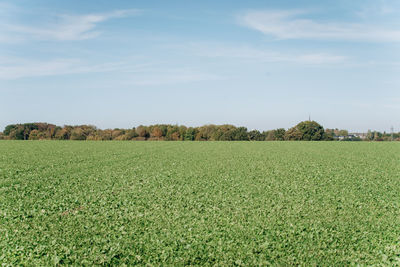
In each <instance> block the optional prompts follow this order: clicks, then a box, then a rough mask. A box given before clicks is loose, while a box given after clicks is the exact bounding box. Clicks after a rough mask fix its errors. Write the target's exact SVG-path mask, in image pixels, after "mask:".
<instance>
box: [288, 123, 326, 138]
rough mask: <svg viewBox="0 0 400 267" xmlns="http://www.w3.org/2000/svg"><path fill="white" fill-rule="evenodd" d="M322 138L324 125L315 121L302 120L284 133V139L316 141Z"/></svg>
mask: <svg viewBox="0 0 400 267" xmlns="http://www.w3.org/2000/svg"><path fill="white" fill-rule="evenodd" d="M324 138H325V131H324V127H322V126H321V125H320V124H318V123H317V122H315V121H302V122H300V123H299V124H297V125H296V126H294V127H292V128H291V129H289V130H288V131H287V132H286V134H285V139H286V140H305V141H318V140H324Z"/></svg>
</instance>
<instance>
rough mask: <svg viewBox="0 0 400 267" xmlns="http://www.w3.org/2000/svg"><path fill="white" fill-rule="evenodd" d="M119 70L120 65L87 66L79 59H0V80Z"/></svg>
mask: <svg viewBox="0 0 400 267" xmlns="http://www.w3.org/2000/svg"><path fill="white" fill-rule="evenodd" d="M119 69H121V63H104V64H88V63H85V62H82V60H79V59H53V60H48V61H45V60H25V59H18V58H12V59H11V58H5V57H3V58H0V80H15V79H19V78H26V77H41V76H55V75H65V74H79V73H93V72H109V71H116V70H119Z"/></svg>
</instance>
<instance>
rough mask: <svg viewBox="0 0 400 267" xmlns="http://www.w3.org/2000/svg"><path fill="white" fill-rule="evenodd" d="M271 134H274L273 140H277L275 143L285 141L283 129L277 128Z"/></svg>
mask: <svg viewBox="0 0 400 267" xmlns="http://www.w3.org/2000/svg"><path fill="white" fill-rule="evenodd" d="M273 133H274V138H275V140H277V141H283V140H285V133H286V130H285V129H283V128H278V129H276V130H274V131H273Z"/></svg>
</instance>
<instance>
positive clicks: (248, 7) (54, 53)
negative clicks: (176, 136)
mask: <svg viewBox="0 0 400 267" xmlns="http://www.w3.org/2000/svg"><path fill="white" fill-rule="evenodd" d="M399 52H400V1H398V0H391V1H389V0H387V1H383V0H382V1H379V0H374V1H369V0H354V1H348V0H342V1H340V0H338V1H318V0H314V1H312V0H302V1H282V0H279V1H278V0H277V1H267V0H265V1H225V0H221V1H211V0H202V1H191V0H188V1H183V0H181V1H173V0H171V1H163V0H159V1H152V0H147V1H115V0H114V1H104V0H92V1H77V0H69V1H50V0H49V1H43V0H35V1H32V0H30V1H28V0H25V1H21V0H13V1H1V0H0V129H3V128H4V127H5V126H6V125H7V124H10V123H19V122H49V123H55V124H57V125H64V124H94V125H97V126H98V127H100V128H114V127H126V128H128V127H129V128H130V127H133V126H136V125H139V124H154V123H173V124H175V123H177V124H185V125H188V126H198V125H203V124H208V123H214V124H222V123H230V124H235V125H238V126H239V125H240V126H246V127H248V128H249V129H259V130H267V129H273V128H278V127H283V128H288V127H291V126H293V125H294V124H296V123H297V122H299V121H301V120H304V119H308V116H309V114H311V118H312V119H313V120H316V121H318V122H320V123H321V124H322V125H323V126H325V127H326V128H336V127H337V128H345V129H349V130H350V131H367V130H368V129H376V130H381V131H384V130H386V131H389V130H390V127H391V126H393V127H394V128H395V130H397V131H400V116H399V115H400V53H399Z"/></svg>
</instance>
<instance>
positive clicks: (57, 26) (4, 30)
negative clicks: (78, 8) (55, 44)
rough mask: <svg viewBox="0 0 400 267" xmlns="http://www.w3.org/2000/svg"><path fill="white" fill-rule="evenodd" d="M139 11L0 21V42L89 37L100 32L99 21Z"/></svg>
mask: <svg viewBox="0 0 400 267" xmlns="http://www.w3.org/2000/svg"><path fill="white" fill-rule="evenodd" d="M139 12H140V11H139V10H136V9H128V10H117V11H113V12H110V13H103V14H85V15H55V16H52V17H50V21H52V23H51V24H45V25H35V26H31V25H24V24H17V23H9V22H8V23H7V22H2V23H1V25H0V26H1V30H0V42H1V40H3V41H7V40H21V39H38V40H58V41H63V40H84V39H90V38H94V37H96V36H98V35H99V34H100V33H101V32H100V31H99V30H97V29H96V28H97V26H98V24H99V23H101V22H104V21H107V20H110V19H113V18H122V17H127V16H133V15H137V14H138V13H139ZM2 36H3V38H1V37H2Z"/></svg>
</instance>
